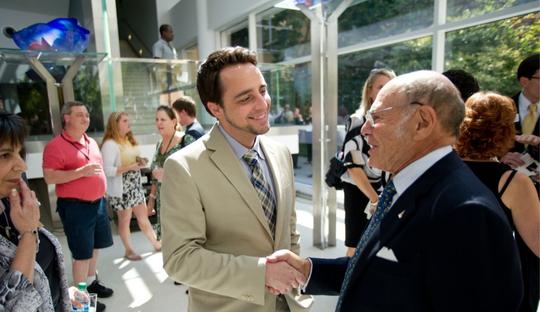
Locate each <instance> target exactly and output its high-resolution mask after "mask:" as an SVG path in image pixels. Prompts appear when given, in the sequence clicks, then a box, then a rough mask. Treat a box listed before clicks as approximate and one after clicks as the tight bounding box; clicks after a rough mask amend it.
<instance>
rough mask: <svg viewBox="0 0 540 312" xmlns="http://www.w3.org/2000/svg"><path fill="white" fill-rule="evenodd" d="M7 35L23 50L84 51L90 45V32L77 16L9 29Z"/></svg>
mask: <svg viewBox="0 0 540 312" xmlns="http://www.w3.org/2000/svg"><path fill="white" fill-rule="evenodd" d="M6 35H7V36H8V37H10V38H12V39H13V41H15V44H16V45H17V46H18V47H19V48H21V49H22V50H39V51H55V52H83V51H84V50H85V49H86V47H87V46H88V39H89V37H90V32H89V31H88V29H86V28H84V27H82V26H80V25H79V24H78V22H77V19H75V18H57V19H54V20H52V21H50V22H48V23H47V24H44V23H38V24H33V25H30V26H28V27H26V28H23V29H21V30H19V31H15V30H13V29H12V28H11V29H7V30H6Z"/></svg>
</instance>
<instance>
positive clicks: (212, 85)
mask: <svg viewBox="0 0 540 312" xmlns="http://www.w3.org/2000/svg"><path fill="white" fill-rule="evenodd" d="M245 63H251V64H253V65H255V66H257V55H256V53H255V52H253V51H251V50H249V49H246V48H242V47H234V48H232V47H229V48H224V49H221V50H218V51H215V52H212V53H211V54H210V55H209V56H208V58H207V59H206V60H205V61H204V62H203V63H202V64H201V66H200V67H199V71H198V73H197V91H199V97H200V98H201V101H202V103H203V105H204V108H205V109H206V111H207V112H208V113H209V114H210V115H212V116H213V114H212V112H210V110H209V109H208V102H214V103H216V104H218V105H223V101H222V98H221V97H222V95H223V90H222V86H221V81H220V78H219V74H220V72H221V70H223V69H224V68H225V67H227V66H231V65H235V64H245Z"/></svg>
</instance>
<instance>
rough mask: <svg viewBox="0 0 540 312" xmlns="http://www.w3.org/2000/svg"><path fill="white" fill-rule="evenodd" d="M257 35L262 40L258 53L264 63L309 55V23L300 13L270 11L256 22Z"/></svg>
mask: <svg viewBox="0 0 540 312" xmlns="http://www.w3.org/2000/svg"><path fill="white" fill-rule="evenodd" d="M263 15H264V14H263ZM257 33H258V36H259V37H260V40H262V47H261V48H262V49H260V52H261V53H262V54H263V57H264V62H265V63H274V62H281V61H284V60H287V59H291V58H295V57H300V56H304V55H308V54H309V53H310V38H311V36H310V21H309V19H308V18H307V17H306V16H305V15H304V14H303V13H302V12H300V11H292V10H281V11H278V12H274V10H271V11H270V12H269V14H266V15H264V17H263V18H261V20H260V21H259V22H258V25H257Z"/></svg>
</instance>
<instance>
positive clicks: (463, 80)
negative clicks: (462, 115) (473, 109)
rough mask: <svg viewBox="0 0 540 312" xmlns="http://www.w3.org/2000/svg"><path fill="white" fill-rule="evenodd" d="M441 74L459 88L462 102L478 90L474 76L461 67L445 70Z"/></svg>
mask: <svg viewBox="0 0 540 312" xmlns="http://www.w3.org/2000/svg"><path fill="white" fill-rule="evenodd" d="M443 75H445V76H446V78H448V79H450V81H452V83H453V84H454V86H456V88H457V89H458V90H459V93H461V99H462V100H463V102H465V101H467V99H468V98H469V97H470V96H471V95H473V94H475V93H476V92H478V91H480V86H479V85H478V81H477V80H476V78H474V76H473V75H472V74H470V73H468V72H466V71H464V70H463V69H450V70H447V71H445V72H444V73H443Z"/></svg>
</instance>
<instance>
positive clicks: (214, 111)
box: [161, 47, 312, 312]
mask: <svg viewBox="0 0 540 312" xmlns="http://www.w3.org/2000/svg"><path fill="white" fill-rule="evenodd" d="M256 65H257V61H256V57H255V53H254V52H252V51H249V50H247V49H244V48H240V47H236V48H226V49H223V50H219V51H216V52H214V53H212V54H210V55H209V57H208V59H207V60H206V61H205V62H204V63H203V64H202V65H201V68H200V69H199V72H198V77H197V89H198V91H199V95H200V97H201V100H202V103H203V104H204V106H205V108H206V110H207V111H208V112H209V113H210V114H211V115H212V116H214V117H216V118H217V120H218V123H217V124H216V125H215V126H214V127H213V128H212V129H211V130H210V132H209V133H208V134H207V135H205V136H203V137H202V138H201V139H200V140H198V141H196V142H194V143H192V144H190V145H189V146H187V147H186V148H184V149H182V150H180V151H179V152H177V153H175V154H173V155H172V156H171V157H170V158H169V159H168V160H167V161H166V162H165V166H164V168H165V176H164V178H163V184H162V195H161V196H162V197H161V202H162V218H161V219H162V229H163V263H164V268H165V270H166V271H167V273H168V274H169V276H170V277H171V278H172V279H174V280H176V281H178V282H181V283H183V284H186V285H188V286H189V287H190V291H189V296H190V298H189V311H191V312H199V311H200V312H206V311H224V312H226V311H231V312H232V311H235V312H236V311H250V312H258V311H260V312H263V311H264V312H274V311H292V312H296V311H307V310H308V309H309V307H310V306H311V303H312V298H311V297H309V296H305V295H299V293H298V291H297V290H296V289H293V288H294V287H297V286H299V285H300V284H302V283H304V282H305V281H304V278H303V275H302V274H300V273H299V272H297V271H296V270H295V269H294V268H292V267H291V266H289V265H288V264H287V263H285V262H281V263H275V264H270V263H268V264H267V263H266V260H265V256H267V255H269V254H271V253H273V252H274V251H275V250H278V249H284V248H286V249H290V250H292V251H293V252H295V253H299V250H300V246H299V244H298V240H299V235H298V232H297V230H296V213H295V208H294V202H295V190H294V177H293V168H292V159H291V155H290V153H289V151H288V150H287V148H286V147H285V146H282V145H280V144H277V143H275V142H273V141H272V140H270V139H268V138H266V137H263V136H261V135H262V134H264V133H266V132H268V130H269V128H270V126H269V122H268V113H269V111H270V106H271V100H270V96H269V94H268V92H267V89H266V82H265V80H264V77H263V76H262V74H261V72H260V71H259V69H258V68H257V67H256ZM278 272H279V273H278ZM276 273H278V274H276ZM268 290H281V293H285V295H280V296H274V295H272V294H271V292H270V291H268Z"/></svg>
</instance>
